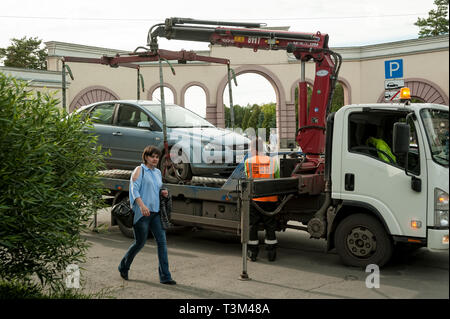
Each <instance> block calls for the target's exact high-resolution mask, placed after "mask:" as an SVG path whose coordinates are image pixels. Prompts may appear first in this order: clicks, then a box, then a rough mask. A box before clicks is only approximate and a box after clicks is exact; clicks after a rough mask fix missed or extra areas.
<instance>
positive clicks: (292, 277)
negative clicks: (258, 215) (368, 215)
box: [81, 211, 449, 299]
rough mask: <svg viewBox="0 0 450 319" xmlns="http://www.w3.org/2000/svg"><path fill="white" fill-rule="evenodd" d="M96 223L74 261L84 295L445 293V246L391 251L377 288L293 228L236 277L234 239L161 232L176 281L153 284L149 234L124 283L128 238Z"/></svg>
mask: <svg viewBox="0 0 450 319" xmlns="http://www.w3.org/2000/svg"><path fill="white" fill-rule="evenodd" d="M99 223H100V224H101V223H103V224H104V227H103V230H102V231H100V232H99V233H93V232H92V233H86V234H85V235H84V236H85V238H86V239H87V240H88V241H89V242H90V243H91V244H92V246H91V248H90V250H89V253H88V261H87V263H86V264H84V265H82V267H83V268H84V269H82V270H81V275H82V278H83V279H84V282H82V286H83V287H84V288H85V289H86V291H89V292H95V291H99V290H101V289H104V288H107V291H108V293H107V295H110V296H113V297H116V298H158V299H174V298H180V299H185V298H187V299H197V298H206V299H209V298H218V299H222V298H227V299H234V298H251V299H253V298H281V299H323V298H325V299H335V298H338V299H347V298H356V299H360V298H364V299H411V298H418V299H427V298H446V299H448V298H449V254H448V251H447V252H442V253H432V252H430V251H428V250H427V249H426V248H422V249H419V250H418V251H415V252H414V253H411V254H402V255H397V256H396V257H394V259H393V260H392V262H391V263H390V264H388V265H387V266H386V267H385V268H383V269H381V270H380V288H372V289H369V288H367V287H366V284H365V282H366V278H367V276H368V275H369V273H366V272H365V270H364V269H359V268H352V267H346V266H344V265H342V264H341V263H340V260H339V257H338V256H337V255H336V253H333V252H332V253H328V254H326V253H324V248H325V241H322V240H313V239H309V236H308V234H306V233H303V232H299V231H295V230H287V231H286V232H283V233H279V235H278V240H279V243H280V248H279V250H278V259H277V261H276V262H269V261H267V259H266V255H265V253H264V251H263V252H262V253H261V254H260V258H259V260H258V261H257V262H248V274H249V276H250V278H251V280H249V281H241V280H239V277H240V274H241V271H242V257H241V251H242V249H241V244H240V238H239V237H238V236H235V235H233V234H228V233H222V232H214V231H206V230H201V231H192V230H191V229H190V228H187V227H180V228H178V229H175V230H173V231H170V232H169V233H168V235H167V237H168V250H169V262H170V268H171V272H172V275H173V277H174V279H175V280H176V281H177V282H178V285H176V286H166V285H162V284H160V283H159V281H158V276H157V258H156V244H155V242H154V240H152V239H149V241H148V242H147V244H146V246H145V247H144V248H143V250H142V251H141V252H140V253H139V254H138V255H137V257H136V258H135V260H134V263H133V265H132V268H131V271H130V280H129V281H127V282H125V281H123V280H122V279H121V278H120V277H119V274H118V271H117V265H118V263H119V261H120V259H121V258H122V256H123V255H124V253H125V251H126V249H127V248H128V247H129V245H130V244H131V242H132V239H129V238H126V237H124V236H123V235H122V234H121V233H120V231H119V229H118V227H117V226H114V227H110V226H109V213H108V211H105V212H103V213H101V214H100V215H99ZM260 236H261V239H262V236H263V233H260Z"/></svg>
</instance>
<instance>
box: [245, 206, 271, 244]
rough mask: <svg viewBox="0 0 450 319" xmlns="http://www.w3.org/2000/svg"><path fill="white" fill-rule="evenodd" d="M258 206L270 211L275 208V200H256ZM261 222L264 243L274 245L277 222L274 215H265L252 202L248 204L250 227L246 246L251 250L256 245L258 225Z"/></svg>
mask: <svg viewBox="0 0 450 319" xmlns="http://www.w3.org/2000/svg"><path fill="white" fill-rule="evenodd" d="M257 204H258V206H259V207H261V208H262V209H263V210H265V211H266V212H272V211H274V210H275V209H276V208H277V203H276V202H257ZM260 223H263V225H264V229H265V230H266V236H265V240H264V242H265V244H266V245H276V244H277V236H276V234H275V230H276V227H277V223H276V220H275V217H274V216H267V215H264V214H262V213H260V212H259V211H258V210H257V209H256V208H255V207H254V206H253V204H250V229H249V242H248V248H249V249H250V250H251V249H253V248H257V247H258V243H259V241H258V226H259V224H260Z"/></svg>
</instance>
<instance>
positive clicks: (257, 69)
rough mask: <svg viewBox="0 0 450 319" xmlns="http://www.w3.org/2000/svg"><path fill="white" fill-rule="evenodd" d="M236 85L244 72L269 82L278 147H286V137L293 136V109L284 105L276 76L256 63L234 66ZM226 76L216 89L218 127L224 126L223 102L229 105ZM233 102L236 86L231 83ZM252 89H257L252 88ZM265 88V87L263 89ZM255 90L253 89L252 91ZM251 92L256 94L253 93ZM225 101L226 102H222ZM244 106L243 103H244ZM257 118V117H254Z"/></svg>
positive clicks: (283, 97) (282, 93)
mask: <svg viewBox="0 0 450 319" xmlns="http://www.w3.org/2000/svg"><path fill="white" fill-rule="evenodd" d="M234 71H235V73H236V76H237V77H238V78H237V81H238V87H239V86H240V84H239V76H241V75H245V74H256V75H259V76H261V77H262V78H264V81H266V82H268V83H269V86H268V87H269V90H270V91H272V92H273V93H274V98H275V104H276V111H275V120H276V122H275V123H276V128H277V133H278V142H279V146H280V147H286V145H287V142H286V140H287V139H288V138H293V136H294V134H295V118H294V119H293V118H292V114H290V113H289V112H290V111H292V112H294V110H293V109H292V110H288V109H287V107H286V97H285V93H284V89H283V85H282V84H281V81H280V80H279V79H278V77H277V76H276V75H275V74H274V73H273V72H271V71H270V70H268V69H266V68H264V67H262V66H258V65H248V66H241V67H238V68H236V69H235V70H234ZM227 85H228V77H227V76H225V77H224V78H223V79H222V81H221V82H220V84H219V86H218V89H217V115H216V116H217V117H216V118H217V123H216V125H217V126H219V127H226V125H225V124H226V122H225V108H224V104H228V106H229V98H228V96H229V93H228V86H227ZM232 88H233V104H234V105H236V104H238V103H237V100H235V95H236V89H237V87H236V86H235V85H234V84H233V87H232ZM253 90H257V88H256V89H253ZM263 90H267V89H263ZM254 92H255V91H254ZM254 92H253V94H256V93H254ZM224 102H226V103H224ZM244 106H245V105H244ZM256 120H258V119H256Z"/></svg>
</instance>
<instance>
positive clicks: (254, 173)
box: [245, 155, 278, 202]
mask: <svg viewBox="0 0 450 319" xmlns="http://www.w3.org/2000/svg"><path fill="white" fill-rule="evenodd" d="M275 165H276V163H275V161H274V160H273V159H271V158H270V157H269V156H266V155H256V156H252V157H250V158H249V159H247V160H246V161H245V168H246V170H245V171H246V174H247V178H251V177H253V179H258V178H261V179H262V178H274V177H275V171H276V170H277V167H276V166H275ZM253 200H254V201H258V202H276V201H278V196H276V195H275V196H266V197H257V198H253Z"/></svg>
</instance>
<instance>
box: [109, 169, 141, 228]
mask: <svg viewBox="0 0 450 319" xmlns="http://www.w3.org/2000/svg"><path fill="white" fill-rule="evenodd" d="M141 170H142V174H141V176H142V178H144V168H142V167H141ZM111 214H112V215H113V216H114V217H115V218H117V219H118V220H119V221H120V223H121V224H122V225H124V226H125V227H128V228H131V227H133V220H134V212H133V209H132V208H131V205H130V197H127V198H126V200H122V201H120V202H119V203H118V204H116V205H114V207H113V209H112V210H111Z"/></svg>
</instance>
